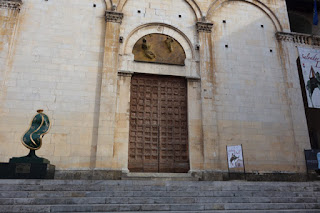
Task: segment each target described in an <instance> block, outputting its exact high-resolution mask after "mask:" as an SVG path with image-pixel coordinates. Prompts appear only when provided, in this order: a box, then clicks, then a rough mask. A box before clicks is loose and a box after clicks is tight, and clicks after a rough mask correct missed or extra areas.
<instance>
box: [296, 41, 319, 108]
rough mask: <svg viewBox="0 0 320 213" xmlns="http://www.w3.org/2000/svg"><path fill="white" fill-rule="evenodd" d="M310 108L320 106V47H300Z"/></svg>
mask: <svg viewBox="0 0 320 213" xmlns="http://www.w3.org/2000/svg"><path fill="white" fill-rule="evenodd" d="M298 50H299V56H300V62H301V70H302V75H303V80H304V83H305V85H306V88H305V89H306V94H307V99H308V107H309V108H320V49H310V48H301V47H298Z"/></svg>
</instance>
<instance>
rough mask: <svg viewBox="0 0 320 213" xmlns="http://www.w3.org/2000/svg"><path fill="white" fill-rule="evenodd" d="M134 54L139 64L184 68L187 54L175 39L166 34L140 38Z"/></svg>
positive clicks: (134, 48)
mask: <svg viewBox="0 0 320 213" xmlns="http://www.w3.org/2000/svg"><path fill="white" fill-rule="evenodd" d="M132 53H133V54H134V60H135V61H137V62H149V63H158V64H170V65H181V66H184V65H185V64H184V61H185V59H186V54H185V52H184V49H183V48H182V46H181V45H180V44H179V42H178V41H176V40H175V39H174V38H172V37H171V36H168V35H164V34H158V33H154V34H149V35H146V36H143V37H142V38H140V39H139V40H138V41H137V42H136V44H135V45H134V47H133V51H132Z"/></svg>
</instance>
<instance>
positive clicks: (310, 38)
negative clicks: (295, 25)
mask: <svg viewBox="0 0 320 213" xmlns="http://www.w3.org/2000/svg"><path fill="white" fill-rule="evenodd" d="M276 37H277V39H278V41H284V42H291V43H296V44H302V45H312V46H320V36H316V35H311V34H302V33H292V32H291V33H285V32H277V33H276Z"/></svg>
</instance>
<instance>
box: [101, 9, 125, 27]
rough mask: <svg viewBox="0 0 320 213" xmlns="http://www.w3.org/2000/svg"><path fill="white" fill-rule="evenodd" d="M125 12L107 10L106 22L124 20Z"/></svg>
mask: <svg viewBox="0 0 320 213" xmlns="http://www.w3.org/2000/svg"><path fill="white" fill-rule="evenodd" d="M122 18H123V13H118V12H115V11H108V10H107V11H106V14H105V19H106V22H114V23H120V24H121V22H122Z"/></svg>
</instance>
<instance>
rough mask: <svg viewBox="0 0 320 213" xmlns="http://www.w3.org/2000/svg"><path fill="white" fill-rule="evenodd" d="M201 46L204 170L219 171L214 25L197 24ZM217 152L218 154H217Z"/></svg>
mask: <svg viewBox="0 0 320 213" xmlns="http://www.w3.org/2000/svg"><path fill="white" fill-rule="evenodd" d="M196 27H197V31H198V33H199V44H200V49H199V50H200V76H201V102H202V129H203V157H204V169H206V170H213V169H219V168H217V167H218V166H217V165H215V162H218V161H217V160H218V159H217V156H218V152H217V151H215V150H218V130H217V129H218V127H217V116H216V111H215V108H214V98H215V83H214V82H215V76H214V62H213V42H212V36H211V33H212V28H213V24H212V23H208V22H197V24H196ZM215 152H216V154H215Z"/></svg>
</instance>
